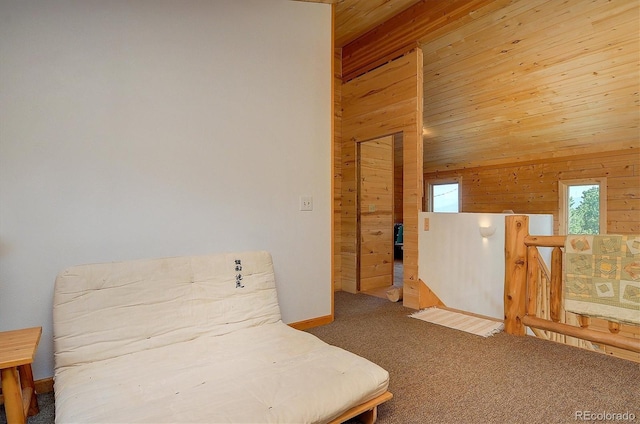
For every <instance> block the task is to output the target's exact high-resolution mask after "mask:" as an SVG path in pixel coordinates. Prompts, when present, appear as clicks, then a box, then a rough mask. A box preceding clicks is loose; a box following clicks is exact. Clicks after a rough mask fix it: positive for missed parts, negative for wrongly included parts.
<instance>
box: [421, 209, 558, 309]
mask: <svg viewBox="0 0 640 424" xmlns="http://www.w3.org/2000/svg"><path fill="white" fill-rule="evenodd" d="M505 216H506V215H504V214H498V213H495V214H494V213H433V212H422V213H420V218H419V223H420V224H419V228H420V231H419V234H418V276H419V278H420V279H421V280H422V281H424V282H425V283H426V284H427V286H428V287H429V288H430V289H431V290H433V292H434V293H435V294H436V295H437V296H438V297H439V298H440V300H442V302H443V303H444V304H445V305H446V306H447V307H449V308H454V309H460V310H463V311H467V312H473V313H476V314H480V315H484V316H489V317H494V318H498V319H503V318H504V241H505V240H504V237H505V224H504V217H505ZM528 216H529V232H530V234H537V235H552V234H553V215H528ZM425 219H428V220H429V230H428V231H425V230H424V225H423V223H424V220H425ZM481 226H483V227H485V226H486V227H493V228H495V233H494V234H493V235H492V236H490V237H487V238H483V237H482V236H481V235H480V230H479V228H480V227H481ZM540 253H541V256H542V257H543V259H545V256H546V260H547V263H549V259H550V252H549V251H546V252H545V251H543V250H541V252H540Z"/></svg>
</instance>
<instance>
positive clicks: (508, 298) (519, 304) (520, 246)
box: [504, 215, 529, 336]
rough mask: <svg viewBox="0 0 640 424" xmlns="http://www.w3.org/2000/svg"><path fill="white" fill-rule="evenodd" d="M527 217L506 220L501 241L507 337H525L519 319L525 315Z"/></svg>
mask: <svg viewBox="0 0 640 424" xmlns="http://www.w3.org/2000/svg"><path fill="white" fill-rule="evenodd" d="M528 235H529V217H528V216H526V215H512V216H506V217H505V240H504V253H505V261H504V267H505V268H504V330H505V332H506V333H507V334H514V335H518V336H524V334H525V327H524V325H523V324H522V317H524V315H525V314H526V308H525V305H526V294H527V246H526V245H525V244H524V239H525V237H527V236H528Z"/></svg>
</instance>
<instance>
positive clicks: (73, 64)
mask: <svg viewBox="0 0 640 424" xmlns="http://www.w3.org/2000/svg"><path fill="white" fill-rule="evenodd" d="M332 55H333V52H332V50H331V7H330V6H329V5H326V4H315V3H304V2H295V1H288V0H215V1H200V0H181V1H173V0H132V1H102V0H100V1H98V0H64V1H63V0H48V1H36V0H0V330H10V329H16V328H23V327H31V326H42V327H43V338H42V340H41V343H40V347H39V350H38V353H37V356H36V361H35V363H34V374H35V378H36V379H40V378H45V377H48V376H52V375H53V343H52V322H51V320H52V318H51V316H52V306H51V303H52V295H53V284H54V279H55V277H56V275H57V274H58V272H60V271H61V270H62V269H64V268H66V267H68V266H71V265H77V264H84V263H96V262H109V261H119V260H129V259H139V258H151V257H166V256H182V255H191V254H206V253H216V252H230V251H244V250H257V249H264V250H268V251H270V252H271V253H272V255H273V259H274V265H275V272H276V279H277V284H278V290H279V296H280V303H281V309H282V316H283V320H284V321H285V322H295V321H301V320H305V319H310V318H315V317H320V316H326V315H329V314H330V313H331V270H330V260H331V254H330V249H331V225H330V219H331V210H330V206H331V205H330V203H331V178H332V173H331V156H330V153H331V119H332V117H331V78H332V69H331V57H332ZM303 195H305V196H306V195H309V196H313V211H310V212H301V211H300V210H299V198H300V196H303Z"/></svg>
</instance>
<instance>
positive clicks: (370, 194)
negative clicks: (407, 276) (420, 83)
mask: <svg viewBox="0 0 640 424" xmlns="http://www.w3.org/2000/svg"><path fill="white" fill-rule="evenodd" d="M393 182H394V181H393V136H387V137H382V138H378V139H375V140H370V141H364V142H361V143H359V144H358V223H359V226H358V228H359V237H358V240H359V255H358V290H359V291H367V290H372V289H376V288H380V287H385V286H391V285H393V247H394V244H393V205H394V203H393V202H394V198H393Z"/></svg>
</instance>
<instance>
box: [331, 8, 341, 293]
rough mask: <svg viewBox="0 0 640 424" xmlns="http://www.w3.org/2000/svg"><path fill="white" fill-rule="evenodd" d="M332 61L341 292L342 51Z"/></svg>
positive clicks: (336, 263) (336, 271)
mask: <svg viewBox="0 0 640 424" xmlns="http://www.w3.org/2000/svg"><path fill="white" fill-rule="evenodd" d="M334 9H335V6H334ZM333 59H334V62H333V102H334V105H333V218H332V219H333V290H334V291H338V290H342V277H341V272H342V265H341V258H342V253H341V251H340V246H341V237H342V229H341V219H340V216H341V214H342V49H340V48H336V49H334V53H333ZM331 304H332V305H333V302H331Z"/></svg>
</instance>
